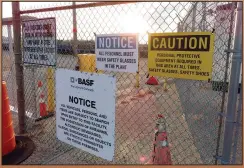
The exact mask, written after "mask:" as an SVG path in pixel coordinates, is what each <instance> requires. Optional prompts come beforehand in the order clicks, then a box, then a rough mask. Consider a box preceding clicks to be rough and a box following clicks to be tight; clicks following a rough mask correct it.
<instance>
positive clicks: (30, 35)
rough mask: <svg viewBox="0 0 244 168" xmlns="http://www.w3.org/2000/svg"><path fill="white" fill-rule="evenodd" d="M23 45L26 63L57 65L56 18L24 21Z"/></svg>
mask: <svg viewBox="0 0 244 168" xmlns="http://www.w3.org/2000/svg"><path fill="white" fill-rule="evenodd" d="M22 38H23V39H22V45H23V58H24V60H23V61H24V63H25V64H38V65H47V66H55V65H56V20H55V18H43V19H36V20H28V21H23V23H22Z"/></svg>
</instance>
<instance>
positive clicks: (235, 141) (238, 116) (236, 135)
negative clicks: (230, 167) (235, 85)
mask: <svg viewBox="0 0 244 168" xmlns="http://www.w3.org/2000/svg"><path fill="white" fill-rule="evenodd" d="M241 81H242V80H241ZM242 84H243V83H241V91H240V98H239V102H238V110H237V117H236V130H235V135H234V145H233V156H232V161H231V164H235V163H236V150H237V145H238V138H239V131H240V130H239V128H240V127H241V116H242V115H241V113H242V103H243V102H242V98H243V93H242V86H243V85H242Z"/></svg>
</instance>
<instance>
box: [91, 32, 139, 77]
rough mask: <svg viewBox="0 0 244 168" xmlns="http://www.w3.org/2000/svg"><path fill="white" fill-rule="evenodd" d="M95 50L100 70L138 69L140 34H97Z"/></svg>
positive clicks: (128, 70)
mask: <svg viewBox="0 0 244 168" xmlns="http://www.w3.org/2000/svg"><path fill="white" fill-rule="evenodd" d="M95 51H96V68H97V69H98V70H109V71H117V72H131V73H136V72H137V71H138V34H106V35H96V44H95Z"/></svg>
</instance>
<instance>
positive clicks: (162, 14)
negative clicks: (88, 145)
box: [2, 2, 242, 165]
mask: <svg viewBox="0 0 244 168" xmlns="http://www.w3.org/2000/svg"><path fill="white" fill-rule="evenodd" d="M87 4H88V5H87ZM93 4H94V3H78V2H77V3H76V5H80V6H79V7H78V8H76V9H75V12H76V20H77V22H76V24H77V25H76V26H77V29H76V30H74V28H73V24H74V23H73V17H74V15H73V12H74V11H73V9H72V8H67V9H65V6H63V5H67V6H68V5H72V3H71V2H70V3H65V4H61V3H60V4H57V3H55V5H54V6H53V7H51V6H49V7H50V9H41V7H40V6H38V7H36V8H32V9H24V8H22V9H21V12H22V15H21V16H23V17H26V15H28V16H27V17H26V18H27V20H28V18H32V19H33V18H36V19H40V18H49V17H55V18H56V27H57V30H56V31H57V33H56V34H57V55H56V58H57V64H56V67H47V66H41V65H24V76H23V79H24V90H25V92H24V93H25V110H26V121H25V124H26V130H27V135H28V136H30V137H31V138H32V139H33V141H34V142H35V144H36V146H37V149H36V150H35V152H34V153H33V155H32V156H31V157H30V158H29V159H28V160H26V161H25V162H24V164H145V163H146V161H147V160H149V159H150V157H151V151H152V149H153V139H154V126H155V124H156V120H157V115H158V114H162V115H164V116H165V118H166V125H167V131H168V141H169V143H170V153H171V157H172V162H173V164H176V165H177V164H216V163H217V162H216V161H217V159H216V158H217V157H218V156H219V155H221V151H222V150H221V147H222V144H223V138H222V132H223V126H222V119H220V118H221V117H220V115H219V113H220V112H223V113H224V112H225V109H226V97H227V96H226V90H227V87H225V83H226V82H227V80H228V79H229V76H230V75H229V70H228V69H229V68H228V66H229V63H230V61H229V57H230V55H229V54H228V53H226V52H225V50H226V49H227V50H229V49H231V48H232V47H233V46H232V41H233V30H234V28H233V26H234V20H235V19H234V16H235V8H231V9H230V10H222V12H223V13H218V11H219V9H221V8H224V9H225V8H226V6H223V5H226V4H229V3H228V2H138V3H131V2H130V3H125V4H124V3H118V2H117V3H116V4H114V2H113V3H112V2H111V3H98V4H96V5H93ZM58 5H59V6H61V7H58ZM82 5H83V6H82ZM67 6H66V7H67ZM55 7H56V8H57V9H55ZM42 10H43V11H42ZM224 15H225V18H223V16H224ZM223 22H225V23H228V26H227V27H225V29H224V30H225V31H228V33H223V32H221V31H223V30H222V29H219V28H218V27H221V26H223ZM128 25H131V26H128ZM137 25H143V26H140V27H138V26H137ZM9 27H10V29H11V25H4V26H3V37H2V38H4V39H5V38H6V42H7V43H8V41H9V39H11V37H12V36H13V35H12V34H11V33H10V32H11V31H9V29H8V28H9ZM137 29H139V31H140V32H139V33H140V36H139V88H137V87H136V84H137V82H138V81H137V79H138V78H137V74H132V73H114V72H107V71H105V72H103V73H105V74H113V75H115V76H116V80H117V82H116V87H117V92H116V120H115V121H116V126H115V156H114V161H113V162H108V161H106V160H103V159H101V158H98V157H95V156H93V155H91V154H89V153H87V152H84V151H82V150H79V149H76V148H73V147H71V146H69V145H67V144H64V143H62V142H60V141H59V140H57V138H56V124H55V122H56V119H55V96H54V95H55V70H56V68H67V69H73V70H74V69H75V68H76V65H77V64H79V58H78V57H77V56H75V55H76V53H74V51H73V49H74V48H73V47H74V44H76V47H75V49H76V52H77V54H88V53H94V48H95V42H94V39H95V34H110V33H111V34H112V33H124V32H133V31H137ZM76 31H77V41H76V42H75V41H74V40H72V39H73V33H74V32H76ZM177 31H178V32H194V31H215V32H214V33H216V39H217V40H216V41H215V52H214V61H213V63H214V64H213V78H214V79H215V80H217V81H218V82H216V81H208V82H203V81H195V80H182V79H169V78H168V79H165V78H162V77H157V80H158V81H159V85H158V86H150V85H146V84H145V83H146V81H147V79H148V76H147V57H148V55H147V43H148V41H147V40H148V33H150V32H157V33H161V32H177ZM10 41H11V40H10ZM7 46H8V45H6V46H5V45H4V44H3V46H2V50H3V65H4V66H3V68H4V70H3V79H4V80H6V82H7V86H8V91H9V97H10V104H11V106H13V107H14V110H13V111H16V110H15V109H16V108H17V99H16V96H15V95H16V81H15V66H14V65H15V64H14V59H12V58H13V51H11V45H9V46H10V49H8V47H7ZM40 81H41V82H42V83H43V86H42V92H43V93H45V94H44V101H45V102H46V103H47V108H48V109H51V110H50V113H53V114H54V116H50V117H48V118H46V119H43V120H40V121H38V120H37V119H38V116H39V114H40V110H39V95H40V89H39V88H38V82H40ZM166 81H167V82H166ZM165 84H166V85H165ZM165 87H166V88H165ZM140 89H143V90H144V92H145V95H144V97H142V98H140V97H138V96H137V94H138V91H139V90H140ZM166 90H167V91H166ZM48 102H49V103H48ZM50 102H52V103H50ZM13 115H14V124H15V125H16V126H17V125H18V124H17V121H18V119H17V114H16V113H13ZM240 128H241V127H240ZM240 131H241V130H240ZM239 134H240V132H239ZM237 135H238V133H237ZM239 136H240V135H239ZM240 139H241V138H239V140H240ZM241 140H242V139H241ZM237 144H238V145H237V148H236V150H237V151H241V150H242V149H241V148H242V144H241V143H237ZM215 156H216V157H215ZM141 158H144V159H141ZM241 158H242V157H240V158H239V160H238V159H237V160H236V163H238V164H239V163H241V162H242V160H241Z"/></svg>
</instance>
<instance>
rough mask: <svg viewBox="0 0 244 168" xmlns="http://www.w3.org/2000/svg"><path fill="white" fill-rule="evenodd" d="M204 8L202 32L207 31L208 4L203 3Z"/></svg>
mask: <svg viewBox="0 0 244 168" xmlns="http://www.w3.org/2000/svg"><path fill="white" fill-rule="evenodd" d="M202 8H203V16H202V31H206V13H207V11H206V8H207V5H206V2H202Z"/></svg>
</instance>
